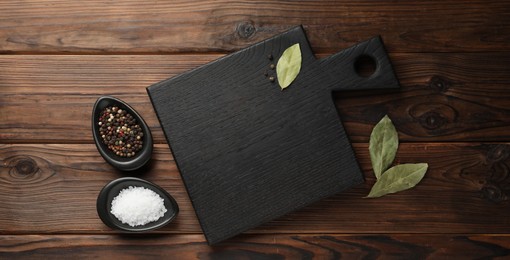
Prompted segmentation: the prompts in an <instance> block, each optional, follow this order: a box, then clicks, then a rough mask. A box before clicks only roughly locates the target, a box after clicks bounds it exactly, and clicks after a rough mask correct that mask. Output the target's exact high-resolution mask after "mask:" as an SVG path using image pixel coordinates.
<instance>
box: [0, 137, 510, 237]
mask: <svg viewBox="0 0 510 260" xmlns="http://www.w3.org/2000/svg"><path fill="white" fill-rule="evenodd" d="M354 149H355V152H356V156H357V158H358V160H359V162H360V166H361V168H362V171H363V172H364V175H365V179H366V182H365V183H364V184H362V185H359V186H356V187H355V188H353V189H350V190H348V191H347V192H344V193H341V194H338V195H335V196H333V197H330V198H328V199H325V200H323V201H320V202H318V203H315V204H312V205H311V206H309V207H306V208H304V209H302V210H299V211H296V212H294V213H291V214H288V215H286V216H284V217H281V218H279V219H277V220H275V221H272V222H269V223H267V224H265V225H262V226H260V227H258V228H256V229H254V230H251V231H250V233H360V234H373V233H417V234H422V233H449V234H453V233H456V234H458V233H477V234H482V233H498V234H503V233H508V232H510V219H509V218H508V217H507V216H508V215H509V214H510V207H509V203H510V199H509V198H510V178H509V175H508V167H509V165H510V144H508V143H492V144H478V143H432V144H423V143H405V144H401V145H400V149H399V152H398V154H397V160H396V161H397V163H417V162H427V163H429V165H430V168H429V171H428V173H427V174H426V176H425V178H424V179H423V181H422V182H421V183H420V184H419V185H418V186H417V187H415V188H414V189H413V190H410V191H404V192H401V193H398V194H394V195H389V196H386V197H382V198H379V199H364V198H363V197H364V196H365V195H366V194H368V192H369V190H370V187H371V186H372V185H373V184H374V182H375V179H374V177H373V173H372V171H371V167H370V160H369V156H368V148H367V144H355V145H354ZM134 175H135V176H139V177H141V178H144V179H147V180H149V181H153V182H154V183H156V184H158V185H160V186H161V187H162V188H164V189H166V190H167V191H168V192H169V193H170V194H172V195H173V196H174V197H175V198H176V200H177V202H178V203H179V206H180V208H181V211H180V213H179V214H180V215H179V216H178V217H177V219H176V221H175V222H173V223H171V224H170V225H168V226H166V227H164V228H163V229H161V230H159V231H157V233H158V232H159V233H182V232H185V233H200V232H201V231H200V228H199V225H198V222H197V219H196V217H195V214H194V211H193V209H192V206H191V204H190V201H189V199H188V196H187V194H186V191H185V189H184V185H183V184H182V182H181V178H180V175H179V173H178V171H177V168H176V166H175V163H174V161H173V159H172V155H171V154H170V151H169V149H168V148H167V146H166V145H156V147H155V152H154V157H153V161H152V163H151V165H150V167H149V168H146V169H144V170H141V171H138V172H135V173H134ZM122 176H124V175H123V174H122V173H120V172H118V171H116V170H114V169H113V168H112V167H110V166H109V165H108V164H107V163H106V162H104V160H103V159H102V158H101V157H100V155H99V153H98V152H97V151H96V149H95V147H94V146H93V145H92V144H53V145H50V144H48V145H42V144H40V145H33V144H13V145H0V201H2V203H1V204H0V233H1V234H4V235H7V234H27V233H31V234H33V233H101V234H103V233H105V232H111V230H110V229H109V228H107V227H106V226H105V225H104V224H102V223H101V221H100V219H99V218H98V217H97V214H96V209H95V202H96V198H97V194H98V193H99V191H100V189H101V188H102V187H103V186H104V185H105V184H106V183H107V182H109V181H111V180H113V179H116V178H119V177H122ZM0 244H1V243H0Z"/></svg>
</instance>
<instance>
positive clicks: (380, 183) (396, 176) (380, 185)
mask: <svg viewBox="0 0 510 260" xmlns="http://www.w3.org/2000/svg"><path fill="white" fill-rule="evenodd" d="M428 167H429V165H428V164H427V163H416V164H411V163H409V164H400V165H396V166H394V167H392V168H390V169H389V170H387V171H386V172H384V174H382V175H381V177H380V178H379V179H378V180H377V182H376V183H375V184H374V186H373V187H372V190H370V193H369V194H368V195H367V197H366V198H377V197H381V196H384V195H386V194H390V193H395V192H399V191H403V190H407V189H410V188H412V187H414V186H415V185H416V184H418V183H419V182H420V181H421V179H422V178H423V176H425V172H427V169H428Z"/></svg>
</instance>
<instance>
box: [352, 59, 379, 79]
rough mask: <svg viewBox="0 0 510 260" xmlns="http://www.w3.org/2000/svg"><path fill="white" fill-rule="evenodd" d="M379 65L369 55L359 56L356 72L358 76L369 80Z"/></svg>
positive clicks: (355, 67) (355, 64) (355, 63)
mask: <svg viewBox="0 0 510 260" xmlns="http://www.w3.org/2000/svg"><path fill="white" fill-rule="evenodd" d="M376 69H377V63H376V62H375V59H374V58H373V57H371V56H368V55H361V56H359V57H358V58H357V59H356V61H355V62H354V70H355V71H356V74H358V76H360V77H363V78H368V77H370V76H372V74H374V73H375V70H376Z"/></svg>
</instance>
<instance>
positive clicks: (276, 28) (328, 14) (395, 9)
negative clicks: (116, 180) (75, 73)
mask: <svg viewBox="0 0 510 260" xmlns="http://www.w3.org/2000/svg"><path fill="white" fill-rule="evenodd" d="M0 10H2V13H1V14H0V24H2V26H1V30H0V52H3V53H13V52H21V53H26V52H30V53H35V52H45V53H49V52H51V53H65V52H73V53H78V52H81V53H111V52H123V53H128V52H150V53H155V52H159V53H161V52H190V51H202V52H206V51H221V52H225V51H226V52H230V51H232V50H237V49H240V48H242V47H245V46H247V45H250V44H252V43H255V42H258V41H261V40H263V39H265V38H268V37H270V36H273V35H275V34H277V33H280V32H283V31H285V30H287V29H289V28H291V27H293V26H295V25H298V24H303V25H304V26H305V28H306V30H307V34H308V35H309V38H310V41H311V43H312V46H313V48H314V51H315V52H334V51H336V50H339V49H344V48H346V47H349V46H351V45H353V44H355V43H357V42H360V41H363V40H366V39H368V38H370V37H372V36H374V35H378V34H381V35H383V37H384V40H385V43H386V44H387V46H388V48H389V51H390V52H394V51H399V52H431V51H435V52H445V51H448V52H459V51H461V52H466V51H502V50H508V48H509V43H510V38H509V36H508V34H506V33H503V32H505V31H508V30H510V16H509V15H508V14H509V12H510V4H509V3H508V2H507V1H496V0H494V1H481V0H478V1H469V4H466V2H465V1H462V0H448V1H438V0H431V1H411V2H406V3H399V4H396V3H394V2H393V1H388V0H387V1H372V0H364V1H355V2H354V1H351V2H348V1H272V0H269V1H237V2H234V3H232V2H230V1H225V0H222V1H210V0H203V1H194V2H193V3H190V2H189V1H172V2H166V1H159V2H158V1H143V2H140V1H135V0H130V1H122V2H120V1H103V0H92V1H84V2H62V1H57V0H30V1H25V2H24V3H23V5H18V4H15V3H14V2H12V1H3V2H2V3H0Z"/></svg>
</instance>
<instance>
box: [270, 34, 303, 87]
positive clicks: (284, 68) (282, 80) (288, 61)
mask: <svg viewBox="0 0 510 260" xmlns="http://www.w3.org/2000/svg"><path fill="white" fill-rule="evenodd" d="M301 59H302V58H301V48H300V47H299V43H296V44H294V45H292V46H290V47H289V48H287V49H286V50H285V51H284V52H283V54H282V56H281V57H280V59H278V63H277V64H276V76H277V78H278V84H280V87H281V88H282V90H283V89H285V88H286V87H288V86H289V85H290V83H292V82H293V81H294V80H295V79H296V77H297V75H298V74H299V71H300V70H301Z"/></svg>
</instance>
